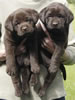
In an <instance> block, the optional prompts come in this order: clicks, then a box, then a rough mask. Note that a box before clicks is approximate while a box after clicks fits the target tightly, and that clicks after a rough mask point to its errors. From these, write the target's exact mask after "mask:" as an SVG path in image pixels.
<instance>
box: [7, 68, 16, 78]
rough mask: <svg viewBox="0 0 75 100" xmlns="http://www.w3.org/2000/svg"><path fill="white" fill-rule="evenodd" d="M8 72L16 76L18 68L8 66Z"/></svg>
mask: <svg viewBox="0 0 75 100" xmlns="http://www.w3.org/2000/svg"><path fill="white" fill-rule="evenodd" d="M6 72H7V74H8V75H10V76H14V75H16V74H17V68H16V67H13V68H7V69H6Z"/></svg>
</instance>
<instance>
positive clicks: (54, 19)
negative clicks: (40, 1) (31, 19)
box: [37, 2, 74, 96]
mask: <svg viewBox="0 0 75 100" xmlns="http://www.w3.org/2000/svg"><path fill="white" fill-rule="evenodd" d="M73 18H74V17H73V14H72V12H71V11H70V10H69V9H68V8H67V7H65V6H64V5H63V4H61V3H57V2H54V3H51V4H50V5H49V6H47V7H45V8H44V9H42V11H41V12H40V20H41V21H42V23H43V24H44V26H45V27H46V29H47V31H48V32H47V34H46V33H45V32H44V31H43V30H42V29H41V28H40V29H38V30H39V31H38V33H37V37H38V39H37V40H39V41H37V43H38V49H39V50H38V51H40V55H41V56H40V58H41V59H42V61H43V63H44V65H45V66H46V67H47V69H48V75H47V76H46V78H45V82H44V85H43V86H42V87H41V88H40V91H39V95H40V96H43V95H44V94H45V91H46V89H47V88H48V86H50V84H51V83H52V81H53V80H54V78H55V76H56V74H57V72H58V70H59V68H61V69H62V70H63V68H64V65H63V64H61V56H62V55H63V53H64V50H65V49H66V47H67V43H68V33H69V25H70V23H71V22H72V20H73ZM45 37H48V38H49V39H50V40H52V41H53V44H54V46H55V50H54V52H53V54H51V53H50V52H48V51H47V50H46V49H45V48H42V46H41V43H42V40H43V39H44V38H45ZM63 72H65V69H64V70H63ZM65 75H66V74H65ZM64 78H66V76H65V77H64Z"/></svg>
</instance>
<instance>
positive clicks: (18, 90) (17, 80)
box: [11, 72, 22, 97]
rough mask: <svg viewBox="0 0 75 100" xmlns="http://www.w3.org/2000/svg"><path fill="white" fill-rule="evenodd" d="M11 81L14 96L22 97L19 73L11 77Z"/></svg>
mask: <svg viewBox="0 0 75 100" xmlns="http://www.w3.org/2000/svg"><path fill="white" fill-rule="evenodd" d="M11 79H12V82H13V85H14V88H15V95H16V96H18V97H20V96H22V86H21V79H20V73H19V72H18V73H17V74H16V75H14V76H11Z"/></svg>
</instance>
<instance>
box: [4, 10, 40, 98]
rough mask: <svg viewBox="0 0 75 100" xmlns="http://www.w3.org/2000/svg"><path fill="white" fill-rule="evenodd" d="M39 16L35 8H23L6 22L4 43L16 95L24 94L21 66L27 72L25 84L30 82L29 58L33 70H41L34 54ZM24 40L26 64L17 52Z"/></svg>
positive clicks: (35, 71) (9, 72) (8, 71)
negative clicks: (18, 58)
mask: <svg viewBox="0 0 75 100" xmlns="http://www.w3.org/2000/svg"><path fill="white" fill-rule="evenodd" d="M38 17H39V16H38V13H37V11H35V10H33V9H25V8H21V9H18V10H16V11H14V12H13V13H12V14H10V15H9V16H8V18H7V20H6V22H5V36H4V44H5V50H6V64H7V73H8V74H9V75H10V76H11V78H12V82H13V84H14V87H15V90H16V96H21V95H22V87H21V79H20V72H21V66H23V65H24V66H25V67H24V68H23V70H22V72H23V73H25V74H24V75H23V77H22V78H23V79H24V80H25V83H24V85H27V84H28V83H27V80H28V78H27V68H26V66H27V65H28V64H29V61H28V60H29V59H30V63H31V71H32V72H34V73H38V72H39V65H38V63H37V61H36V59H35V54H34V37H35V24H36V22H37V20H38ZM23 40H24V41H25V48H26V51H24V52H26V54H27V55H25V57H26V58H27V57H28V59H26V60H25V63H24V64H22V63H19V62H22V61H18V62H17V57H18V56H17V53H16V52H17V51H16V50H17V48H18V46H19V45H20V43H21V42H22V41H23ZM16 56H17V57H16ZM29 57H30V58H29ZM20 60H21V58H20ZM17 63H18V64H17ZM20 64H22V65H20ZM26 87H28V86H26ZM23 91H24V92H27V90H25V89H24V88H23Z"/></svg>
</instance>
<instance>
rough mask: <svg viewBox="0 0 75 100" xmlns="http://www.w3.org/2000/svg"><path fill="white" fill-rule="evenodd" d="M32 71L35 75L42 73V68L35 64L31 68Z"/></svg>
mask: <svg viewBox="0 0 75 100" xmlns="http://www.w3.org/2000/svg"><path fill="white" fill-rule="evenodd" d="M31 71H32V72H33V73H35V74H36V73H39V72H40V67H39V65H37V64H33V65H32V66H31Z"/></svg>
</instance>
